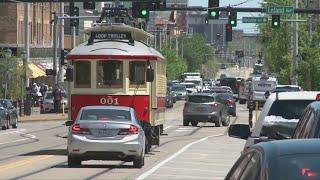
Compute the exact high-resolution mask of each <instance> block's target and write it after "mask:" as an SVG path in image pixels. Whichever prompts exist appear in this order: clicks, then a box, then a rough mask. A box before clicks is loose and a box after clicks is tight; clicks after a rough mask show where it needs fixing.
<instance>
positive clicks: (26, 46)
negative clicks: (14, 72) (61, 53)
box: [23, 2, 30, 87]
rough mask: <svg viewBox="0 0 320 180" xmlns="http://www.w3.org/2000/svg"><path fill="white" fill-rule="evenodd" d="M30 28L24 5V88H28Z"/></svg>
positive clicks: (27, 10) (26, 6)
mask: <svg viewBox="0 0 320 180" xmlns="http://www.w3.org/2000/svg"><path fill="white" fill-rule="evenodd" d="M29 31H30V28H29V3H26V2H25V3H24V51H25V52H24V57H23V67H24V82H25V84H24V86H25V87H29V76H28V63H29V56H30V46H29V45H30V33H29Z"/></svg>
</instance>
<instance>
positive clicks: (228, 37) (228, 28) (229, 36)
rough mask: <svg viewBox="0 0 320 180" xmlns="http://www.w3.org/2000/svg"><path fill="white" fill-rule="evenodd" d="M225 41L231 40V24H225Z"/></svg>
mask: <svg viewBox="0 0 320 180" xmlns="http://www.w3.org/2000/svg"><path fill="white" fill-rule="evenodd" d="M225 28H226V41H232V26H231V25H230V24H226V27H225Z"/></svg>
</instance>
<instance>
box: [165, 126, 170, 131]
mask: <svg viewBox="0 0 320 180" xmlns="http://www.w3.org/2000/svg"><path fill="white" fill-rule="evenodd" d="M171 127H172V126H167V127H165V128H163V130H164V131H165V130H167V129H169V128H171Z"/></svg>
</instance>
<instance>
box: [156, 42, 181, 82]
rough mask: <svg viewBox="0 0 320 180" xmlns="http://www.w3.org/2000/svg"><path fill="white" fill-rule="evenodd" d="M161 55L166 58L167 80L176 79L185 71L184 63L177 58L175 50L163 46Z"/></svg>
mask: <svg viewBox="0 0 320 180" xmlns="http://www.w3.org/2000/svg"><path fill="white" fill-rule="evenodd" d="M161 53H162V55H163V56H164V57H165V58H166V63H167V64H166V65H167V79H169V80H173V79H177V78H178V77H179V75H181V74H182V73H184V72H186V71H187V65H186V63H185V62H184V61H183V60H182V59H181V58H180V57H177V55H176V51H175V50H173V49H170V48H169V47H167V46H165V47H163V48H162V49H161Z"/></svg>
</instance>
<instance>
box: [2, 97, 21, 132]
mask: <svg viewBox="0 0 320 180" xmlns="http://www.w3.org/2000/svg"><path fill="white" fill-rule="evenodd" d="M0 121H1V127H2V129H3V130H4V129H9V128H10V126H12V128H17V127H18V112H17V109H16V107H14V106H13V104H12V102H11V100H9V99H0Z"/></svg>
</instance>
